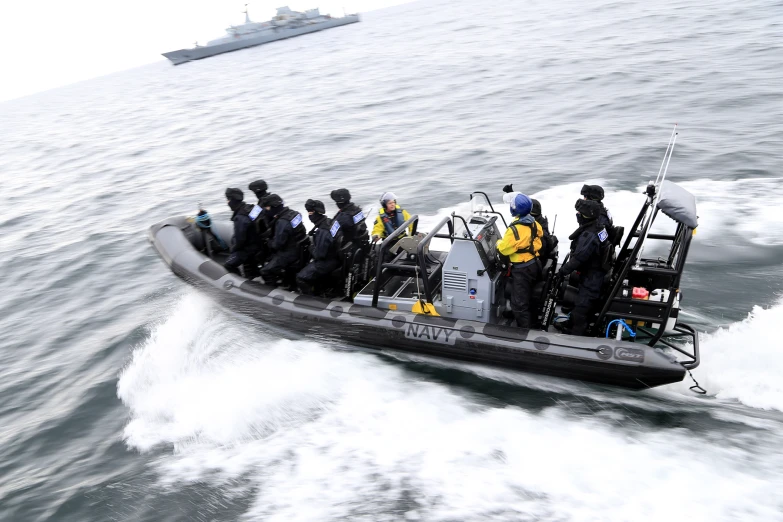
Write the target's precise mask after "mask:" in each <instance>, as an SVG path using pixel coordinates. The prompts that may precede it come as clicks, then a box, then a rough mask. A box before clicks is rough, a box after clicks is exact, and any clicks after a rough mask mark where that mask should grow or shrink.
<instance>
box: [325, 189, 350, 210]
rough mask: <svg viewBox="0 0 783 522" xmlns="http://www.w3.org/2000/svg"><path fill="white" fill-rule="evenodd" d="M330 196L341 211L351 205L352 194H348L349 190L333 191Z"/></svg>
mask: <svg viewBox="0 0 783 522" xmlns="http://www.w3.org/2000/svg"><path fill="white" fill-rule="evenodd" d="M330 196H331V198H332V199H333V200H334V202H335V204H337V208H339V209H340V210H342V209H344V208H345V207H347V206H348V205H350V204H351V193H350V192H348V189H344V188H341V189H336V190H333V191H332V193H331V194H330Z"/></svg>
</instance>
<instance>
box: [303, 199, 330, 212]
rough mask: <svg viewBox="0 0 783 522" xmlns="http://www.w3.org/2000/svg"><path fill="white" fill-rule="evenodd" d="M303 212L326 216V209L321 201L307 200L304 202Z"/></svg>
mask: <svg viewBox="0 0 783 522" xmlns="http://www.w3.org/2000/svg"><path fill="white" fill-rule="evenodd" d="M305 210H307V211H308V212H316V213H318V214H326V207H325V206H324V203H323V201H318V200H317V199H308V200H307V201H305Z"/></svg>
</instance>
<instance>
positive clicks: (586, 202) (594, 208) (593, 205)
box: [574, 199, 601, 221]
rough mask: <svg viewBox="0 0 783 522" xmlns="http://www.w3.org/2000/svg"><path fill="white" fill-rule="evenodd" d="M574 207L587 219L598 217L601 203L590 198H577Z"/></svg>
mask: <svg viewBox="0 0 783 522" xmlns="http://www.w3.org/2000/svg"><path fill="white" fill-rule="evenodd" d="M574 208H575V209H576V211H577V212H579V213H580V214H582V216H583V217H584V218H585V219H586V220H588V221H590V220H592V219H596V218H598V215H599V214H600V213H601V204H600V203H598V202H597V201H593V200H590V199H577V200H576V205H574Z"/></svg>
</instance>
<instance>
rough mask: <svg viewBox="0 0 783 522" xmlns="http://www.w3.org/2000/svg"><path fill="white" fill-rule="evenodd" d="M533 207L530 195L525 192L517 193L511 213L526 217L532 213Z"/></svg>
mask: <svg viewBox="0 0 783 522" xmlns="http://www.w3.org/2000/svg"><path fill="white" fill-rule="evenodd" d="M532 208H533V202H532V201H531V200H530V198H529V197H527V196H525V195H524V194H517V195H516V197H515V198H514V201H513V202H512V203H511V215H512V216H519V217H525V216H527V215H528V214H530V210H531V209H532Z"/></svg>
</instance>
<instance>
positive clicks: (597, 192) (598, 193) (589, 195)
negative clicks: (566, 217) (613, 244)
mask: <svg viewBox="0 0 783 522" xmlns="http://www.w3.org/2000/svg"><path fill="white" fill-rule="evenodd" d="M581 194H582V196H584V198H585V199H589V200H590V201H595V202H597V203H598V205H599V206H600V207H601V214H600V216H599V217H598V220H599V221H600V222H601V224H602V225H603V226H604V227H606V231H607V232H608V233H609V234H610V235H611V233H612V229H614V222H613V221H612V214H611V212H609V210H607V208H606V207H605V206H604V203H603V201H604V189H603V187H601V186H600V185H582V192H581Z"/></svg>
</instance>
